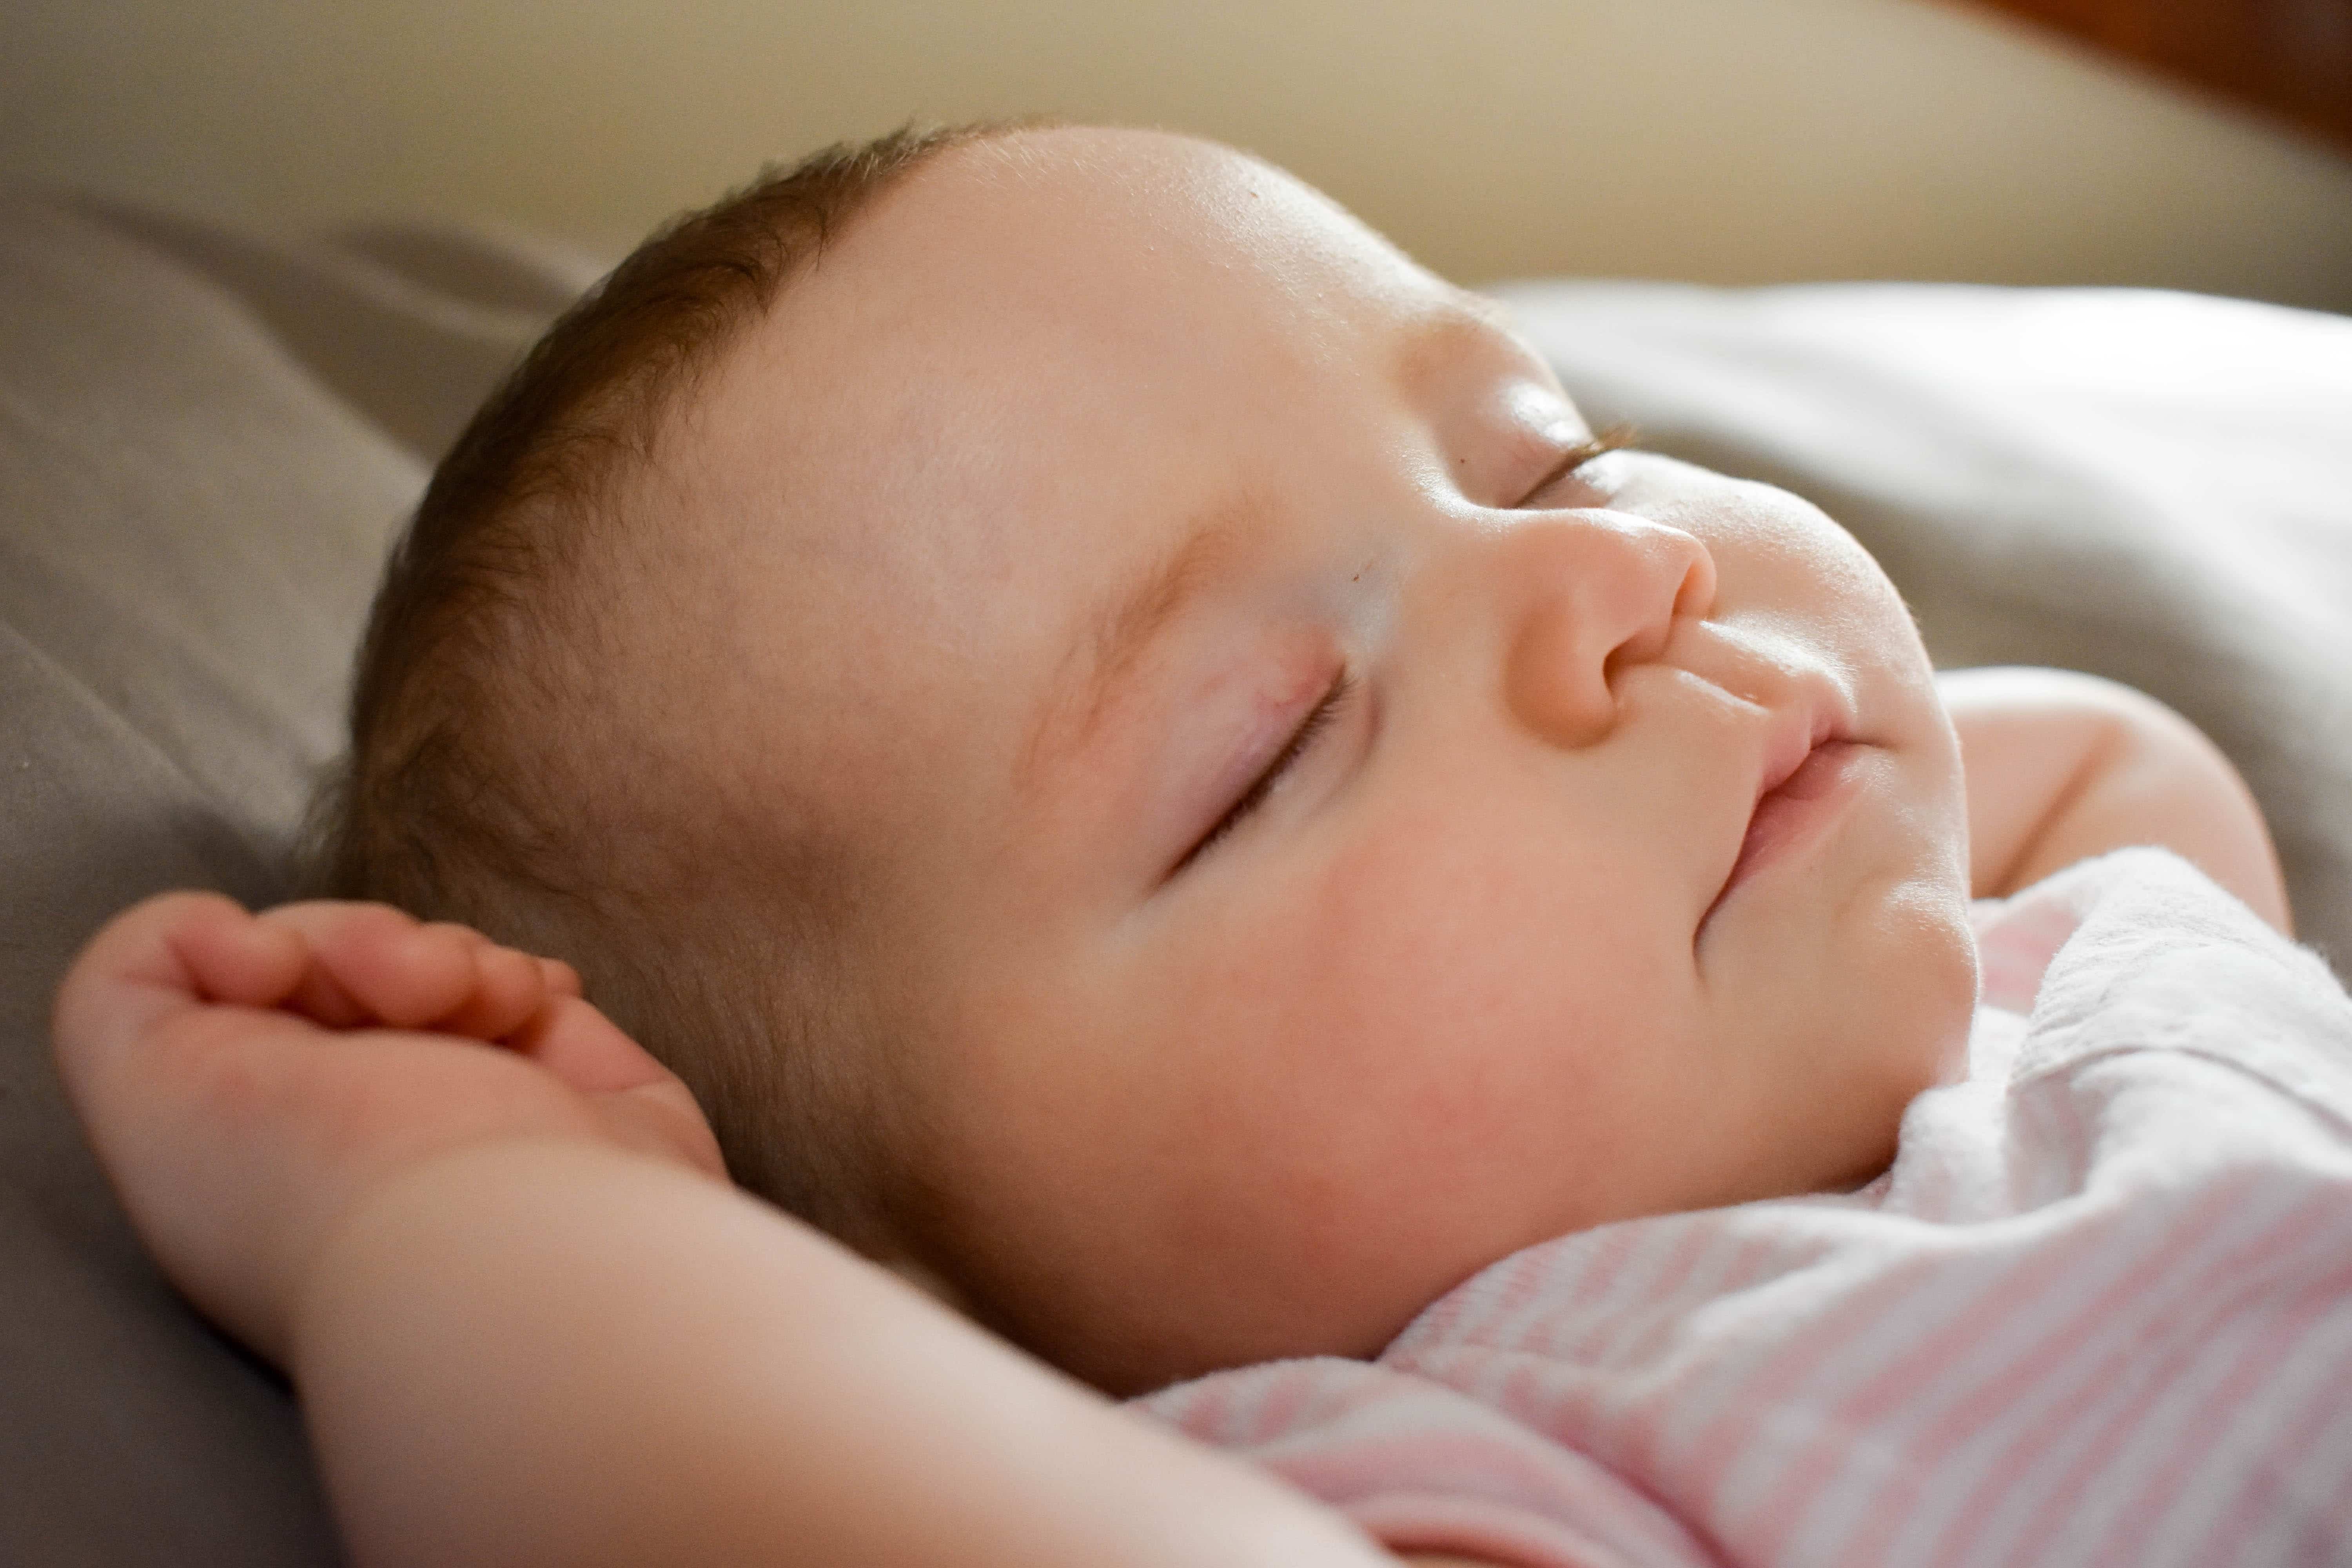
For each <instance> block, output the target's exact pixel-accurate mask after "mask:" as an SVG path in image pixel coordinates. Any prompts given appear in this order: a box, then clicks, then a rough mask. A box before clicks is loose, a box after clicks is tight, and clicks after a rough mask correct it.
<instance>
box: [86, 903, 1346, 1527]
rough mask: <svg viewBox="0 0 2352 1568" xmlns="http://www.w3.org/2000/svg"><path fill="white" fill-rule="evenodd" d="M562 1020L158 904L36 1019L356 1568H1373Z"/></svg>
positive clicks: (439, 959)
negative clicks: (759, 1186)
mask: <svg viewBox="0 0 2352 1568" xmlns="http://www.w3.org/2000/svg"><path fill="white" fill-rule="evenodd" d="M575 990H576V984H575V983H574V982H573V981H572V979H571V977H570V975H569V973H568V972H566V971H564V970H562V967H561V966H559V965H551V964H548V963H543V962H541V961H537V960H532V959H530V958H527V957H525V956H524V955H522V954H520V953H515V952H510V951H509V950H505V949H499V948H496V947H493V946H492V945H491V944H489V943H488V942H486V941H485V940H484V939H482V938H480V937H478V936H476V935H474V934H472V933H469V932H464V931H457V929H456V928H451V927H419V926H417V925H415V923H414V922H413V921H407V920H406V919H405V917H403V916H400V915H397V914H395V913H394V912H393V911H390V910H383V909H381V908H375V907H369V906H354V905H306V906H294V907H291V908H289V909H287V910H274V911H271V912H270V913H269V914H268V915H264V916H259V917H257V916H253V915H249V914H247V913H246V912H245V911H244V910H241V909H238V908H237V907H236V906H235V905H234V904H231V903H229V902H228V901H227V900H223V899H217V898H214V897H211V896H208V895H191V894H174V895H167V896H166V897H164V898H163V899H159V900H151V901H150V902H148V903H146V904H143V905H141V906H139V907H138V908H137V909H134V910H131V911H129V912H127V913H126V914H124V915H122V916H121V917H119V918H118V919H117V920H116V921H114V922H113V923H112V924H111V925H110V926H109V927H108V928H107V929H106V930H105V931H102V932H101V933H100V935H99V936H98V937H97V938H96V939H95V940H94V941H93V942H91V944H90V945H89V948H88V949H86V950H85V951H84V952H83V954H82V956H81V958H80V959H79V961H78V962H77V963H76V965H75V967H74V969H73V971H72V973H70V974H69V975H68V978H67V981H66V984H65V985H64V987H63V988H62V990H61V992H60V994H59V997H58V1016H57V1035H58V1058H59V1062H60V1065H61V1067H62V1068H63V1069H64V1072H65V1075H66V1079H67V1082H68V1089H70V1091H71V1093H72V1095H73V1098H74V1100H75V1103H76V1106H77V1107H78V1109H79V1110H80V1111H81V1113H82V1115H83V1117H84V1119H85V1121H87V1122H88V1124H89V1129H90V1132H91V1136H92V1140H93V1142H95V1144H96V1145H97V1147H98V1150H99V1152H100V1157H101V1158H102V1160H103V1161H104V1162H105V1163H106V1165H107V1168H108V1170H109V1172H110V1174H111V1176H112V1177H113V1179H114V1181H115V1184H116V1185H117V1187H118V1189H119V1190H120V1191H121V1194H122V1196H123V1199H124V1202H125V1205H126V1206H127V1207H128V1208H129V1210H130V1212H131V1215H132V1218H133V1219H134V1221H135V1222H136V1223H137V1224H138V1226H139V1227H140V1230H141V1232H142V1235H143V1236H144V1237H146V1239H147V1241H148V1243H149V1245H150V1246H151V1247H153V1249H154V1250H155V1252H156V1254H157V1256H158V1257H159V1258H161V1259H162V1261H163V1264H164V1266H165V1267H166V1268H167V1269H168V1270H169V1271H170V1272H171V1273H172V1275H173V1278H174V1279H176V1280H177V1281H178V1282H179V1283H180V1284H181V1286H182V1287H183V1288H184V1289H186V1290H187V1292H188V1293H189V1295H190V1296H191V1297H192V1298H193V1299H194V1300H195V1302H196V1303H197V1304H198V1305H199V1306H200V1307H202V1308H203V1309H204V1310H205V1311H207V1312H208V1313H210V1314H211V1315H212V1316H213V1317H215V1319H216V1320H217V1321H220V1322H222V1323H223V1324H224V1325H225V1326H226V1327H228V1328H229V1329H230V1330H232V1331H234V1332H236V1333H237V1334H238V1335H239V1336H240V1337H241V1338H244V1339H245V1340H247V1342H249V1343H251V1344H253V1345H254V1346H256V1348H257V1349H259V1350H261V1351H262V1352H265V1353H267V1354H268V1355H270V1356H271V1357H272V1358H273V1359H275V1360H277V1361H278V1362H279V1363H280V1364H282V1365H284V1366H285V1367H286V1368H287V1370H288V1371H289V1373H290V1374H291V1375H292V1377H293V1379H294V1382H295V1384H296V1386H297V1388H298V1389H299V1392H300V1394H301V1396H302V1400H303V1404H304V1410H305V1416H306V1420H307V1422H308V1424H309V1426H310V1432H311V1435H312V1438H313V1441H314V1442H315V1444H316V1446H317V1448H318V1451H319V1454H320V1464H321V1468H322V1470H323V1473H324V1475H325V1478H326V1481H327V1487H328V1491H329V1494H330V1496H331V1499H332V1501H333V1505H334V1509H335V1512H336V1515H337V1518H338V1520H339V1521H340V1522H341V1525H342V1528H343V1530H344V1531H345V1534H346V1537H347V1539H348V1541H349V1542H350V1544H351V1547H352V1554H353V1556H354V1558H355V1560H356V1561H358V1562H361V1563H418V1564H433V1565H435V1568H444V1565H449V1564H462V1563H501V1564H507V1563H549V1564H559V1563H560V1564H566V1565H570V1564H596V1563H614V1564H630V1565H644V1564H651V1563H695V1564H720V1563H737V1562H741V1563H752V1562H758V1563H777V1562H808V1563H959V1564H962V1563H978V1564H986V1563H1006V1564H1012V1563H1020V1564H1024V1565H1029V1564H1051V1563H1072V1564H1076V1563H1086V1564H1088V1565H1089V1568H1095V1565H1099V1564H1103V1563H1121V1564H1163V1563H1164V1564H1176V1563H1185V1564H1201V1565H1202V1568H1210V1565H1213V1568H1229V1565H1232V1564H1241V1563H1266V1564H1274V1563H1282V1564H1299V1565H1313V1568H1364V1565H1367V1564H1373V1563H1381V1562H1385V1561H1389V1560H1388V1559H1386V1558H1385V1557H1383V1556H1382V1554H1381V1553H1380V1552H1377V1551H1375V1550H1374V1549H1372V1548H1371V1547H1370V1546H1369V1545H1368V1544H1367V1543H1365V1542H1363V1541H1362V1540H1361V1538H1360V1537H1358V1536H1357V1535H1355V1534H1354V1533H1353V1532H1352V1531H1349V1529H1348V1528H1347V1527H1346V1526H1345V1525H1344V1524H1343V1523H1342V1522H1341V1521H1339V1518H1338V1516H1337V1515H1334V1514H1331V1513H1328V1512H1327V1511H1325V1510H1321V1509H1318V1508H1317V1507H1315V1506H1314V1505H1313V1504H1311V1503H1308V1502H1307V1501H1306V1500H1303V1499H1301V1498H1299V1497H1297V1495H1296V1494H1294V1493H1291V1492H1289V1491H1288V1490H1286V1489H1283V1488H1281V1487H1279V1486H1277V1485H1276V1484H1275V1483H1274V1482H1272V1481H1271V1480H1269V1479H1265V1477H1263V1476H1260V1475H1258V1474H1257V1473H1256V1472H1255V1471H1252V1470H1250V1469H1249V1468H1246V1467H1244V1466H1242V1465H1239V1464H1236V1463H1234V1462H1231V1461H1229V1460H1226V1459H1223V1458H1220V1457H1218V1456H1216V1455H1214V1454H1213V1453H1211V1452H1209V1451H1207V1450H1205V1449H1202V1448H1199V1447H1194V1446H1192V1445H1191V1444H1188V1443H1185V1442H1183V1441H1181V1439H1179V1438H1177V1437H1175V1436H1172V1435H1171V1434H1168V1433H1165V1432H1162V1431H1160V1430H1158V1429H1156V1428H1153V1427H1150V1426H1148V1425H1146V1424H1145V1423H1144V1422H1142V1421H1141V1420H1139V1419H1138V1418H1135V1417H1132V1416H1130V1415H1128V1414H1126V1413H1125V1412H1122V1411H1120V1410H1118V1409H1117V1408H1116V1407H1114V1406H1112V1405H1109V1404H1108V1403H1107V1402H1105V1401H1103V1400H1102V1399H1100V1398H1099V1397H1097V1396H1096V1395H1094V1394H1091V1393H1089V1392H1088V1391H1087V1390H1085V1389H1082V1388H1080V1387H1079V1386H1077V1385H1076V1384H1072V1383H1070V1382H1068V1381H1067V1380H1066V1379H1063V1378H1061V1377H1060V1376H1058V1375H1057V1374H1055V1373H1051V1372H1049V1371H1047V1370H1046V1369H1045V1368H1043V1367H1041V1366H1039V1365H1038V1364H1036V1363H1034V1362H1031V1361H1029V1360H1027V1359H1026V1358H1024V1357H1023V1356H1021V1355H1019V1354H1018V1353H1017V1352H1013V1351H1012V1350H1011V1349H1009V1348H1007V1347H1005V1346H1003V1345H1001V1344H999V1343H997V1342H994V1341H992V1340H991V1339H989V1338H988V1337H987V1336H985V1335H983V1334H982V1333H981V1332H979V1331H976V1330H974V1329H972V1328H971V1327H970V1326H968V1325H967V1324H965V1323H964V1322H963V1321H961V1320H960V1319H957V1318H955V1317H954V1316H952V1315H951V1314H950V1313H949V1312H947V1311H946V1310H944V1309H942V1308H940V1307H938V1306H937V1305H935V1304H934V1303H932V1302H931V1301H929V1300H928V1299H926V1298H924V1297H922V1296H921V1295H919V1293H918V1292H916V1291H914V1290H912V1289H909V1288H908V1287H906V1286H905V1285H903V1284H901V1283H900V1282H898V1280H896V1279H893V1278H892V1277H890V1276H889V1275H887V1274H886V1273H885V1272H884V1271H882V1270H880V1269H878V1268H874V1267H873V1266H871V1265H869V1264H867V1263H865V1262H863V1261H861V1260H859V1259H857V1258H855V1257H853V1256H852V1255H850V1254H849V1253H847V1252H846V1251H845V1250H843V1249H842V1248H840V1247H837V1246H835V1244H834V1243H832V1242H831V1241H829V1240H827V1239H826V1238H824V1237H821V1236H819V1235H818V1234H817V1233H815V1232H814V1231H812V1230H810V1229H808V1228H806V1227H805V1226H800V1225H798V1224H796V1223H795V1222H793V1221H791V1220H789V1219H787V1218H785V1217H784V1216H783V1215H781V1214H779V1213H778V1212H776V1211H775V1210H773V1209H772V1208H769V1207H767V1206H766V1205H761V1204H759V1203H757V1202H756V1201H754V1200H752V1199H751V1198H749V1197H746V1196H744V1195H742V1194H739V1193H737V1192H735V1191H734V1190H733V1189H732V1188H730V1187H729V1186H727V1185H726V1184H725V1183H724V1181H723V1180H722V1179H720V1178H721V1176H722V1172H721V1171H720V1168H719V1163H718V1160H717V1155H716V1150H715V1147H714V1146H713V1145H712V1144H711V1142H710V1141H709V1131H708V1128H707V1126H706V1124H705V1123H704V1122H703V1121H702V1120H701V1118H700V1116H699V1114H698V1112H697V1111H696V1110H695V1109H694V1106H693V1102H692V1100H691V1098H690V1097H688V1095H687V1094H686V1093H685V1090H684V1089H683V1086H681V1085H679V1084H678V1082H677V1079H675V1078H673V1077H671V1076H670V1075H669V1074H668V1073H667V1072H666V1071H664V1070H663V1069H662V1068H660V1067H659V1066H658V1065H657V1064H656V1063H654V1062H653V1060H652V1058H648V1057H646V1055H645V1053H644V1052H643V1051H641V1050H639V1049H638V1048H637V1047H635V1045H634V1044H633V1043H631V1042H630V1041H628V1040H627V1039H626V1038H625V1037H623V1036H622V1035H620V1034H619V1032H618V1031H616V1030H614V1028H613V1027H612V1026H611V1025H610V1024H608V1023H606V1022H605V1021H604V1018H603V1017H602V1016H601V1015H599V1014H597V1013H596V1012H595V1011H594V1009H593V1008H591V1007H589V1006H588V1005H586V1004H585V1003H583V1002H582V1001H580V1000H579V999H578V997H577V995H576V994H575Z"/></svg>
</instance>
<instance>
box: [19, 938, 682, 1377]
mask: <svg viewBox="0 0 2352 1568" xmlns="http://www.w3.org/2000/svg"><path fill="white" fill-rule="evenodd" d="M56 1038H57V1051H58V1066H59V1068H60V1070H61V1071H62V1073H63V1075H64V1078H65V1082H66V1089H67V1091H68V1094H69V1095H70V1097H71V1098H72V1100H73V1102H74V1106H75V1109H76V1110H79V1112H80V1114H81V1118H82V1121H84V1123H85V1124H86V1125H87V1126H88V1128H89V1134H90V1141H91V1142H92V1143H93V1144H94V1145H95V1146H96V1148H97V1150H98V1154H99V1158H100V1162H101V1163H103V1164H104V1165H105V1167H106V1169H107V1172H108V1173H109V1175H110V1176H111V1177H112V1179H113V1182H114V1184H115V1188H116V1190H117V1191H118V1192H119V1193H120V1194H121V1197H122V1201H123V1204H124V1206H125V1207H126V1208H128V1209H129V1211H130V1213H131V1220H132V1222H133V1223H134V1224H135V1225H136V1226H138V1227H139V1231H140V1234H141V1235H142V1237H145V1238H146V1241H147V1244H148V1246H149V1247H152V1249H153V1251H154V1253H155V1256H156V1257H157V1258H158V1259H160V1260H161V1261H162V1263H163V1267H164V1268H165V1270H166V1271H167V1272H169V1273H170V1274H171V1276H172V1278H173V1279H174V1280H175V1281H176V1282H177V1283H178V1284H179V1286H180V1287H181V1289H184V1290H185V1291H186V1292H187V1294H188V1296H189V1298H190V1299H191V1300H194V1302H195V1303H196V1305H197V1306H198V1307H200V1308H202V1309H203V1310H205V1312H206V1313H207V1314H209V1315H210V1316H211V1317H212V1318H213V1319H214V1320H215V1321H217V1322H219V1323H220V1324H221V1325H222V1326H223V1327H225V1328H226V1329H228V1330H229V1331H231V1332H233V1333H235V1334H236V1336H237V1337H238V1338H240V1339H242V1340H244V1341H245V1342H247V1343H248V1344H250V1345H252V1346H253V1347H254V1348H255V1349H256V1350H258V1351H260V1352H262V1353H263V1354H265V1355H268V1356H269V1357H270V1358H271V1359H273V1360H275V1361H277V1362H278V1363H279V1364H281V1365H283V1364H285V1363H286V1362H287V1356H288V1352H289V1349H290V1336H291V1334H292V1332H293V1330H294V1325H295V1323H296V1321H297V1320H298V1315H299V1310H300V1304H301V1300H302V1296H303V1292H304V1289H305V1286H306V1284H307V1282H308V1280H309V1278H310V1269H311V1267H312V1265H313V1264H314V1263H315V1262H316V1260H317V1258H318V1257H319V1255H320V1249H321V1247H323V1246H324V1244H325V1243H326V1241H327V1240H328V1238H329V1237H331V1235H332V1233H333V1231H334V1227H335V1226H336V1224H337V1222H338V1220H339V1219H340V1218H341V1217H342V1216H343V1215H346V1214H347V1213H348V1212H349V1211H350V1209H351V1207H352V1205H353V1204H355V1203H356V1202H357V1201H359V1200H360V1199H361V1198H362V1196H364V1195H365V1194H366V1193H367V1192H369V1191H370V1190H371V1189H372V1188H373V1187H374V1186H375V1185H376V1184H380V1183H383V1182H384V1181H386V1180H388V1179H390V1178H392V1177H393V1176H394V1175H396V1174H398V1173H401V1172H402V1171H404V1170H406V1169H409V1168H411V1167H413V1166H415V1165H416V1164H418V1163H422V1162H424V1161H426V1160H428V1159H431V1158H432V1157H433V1156H435V1155H436V1154H439V1153H442V1152H446V1151H448V1150H451V1149H454V1148H457V1147H458V1146H459V1145H463V1144H470V1143H475V1142H482V1141H485V1140H489V1139H496V1138H510V1137H525V1138H539V1137H550V1138H578V1139H586V1140H590V1141H593V1142H605V1143H613V1144H617V1145H620V1146H621V1147H624V1148H626V1149H630V1150H634V1151H636V1152H640V1153H645V1154H649V1155H653V1156H655V1157H657V1158H661V1159H666V1160H670V1161H675V1162H676V1163H679V1164H682V1165H685V1166H687V1167H688V1168H689V1169H691V1170H694V1171H697V1172H699V1173H703V1174H706V1175H709V1176H711V1177H713V1178H715V1179H718V1180H721V1181H723V1180H725V1177H726V1171H725V1167H724V1166H723V1164H722V1163H721V1162H720V1159H719V1148H718V1144H717V1142H716V1141H715V1140H713V1138H712V1137H711V1134H710V1129H709V1124H708V1123H707V1122H706V1121H704V1120H703V1117H702V1114H701V1112H700V1110H698V1108H697V1107H696V1105H695V1103H694V1100H693V1097H692V1096H691V1095H690V1094H689V1093H688V1091H687V1089H686V1086H685V1085H684V1084H682V1083H681V1082H679V1081H678V1079H677V1078H676V1077H675V1076H674V1075H672V1074H671V1073H670V1072H669V1071H668V1069H667V1068H664V1067H662V1066H661V1065H660V1064H659V1063H657V1062H656V1061H655V1060H654V1059H653V1058H651V1057H650V1056H648V1055H646V1052H645V1051H644V1050H643V1049H642V1048H640V1047H638V1046H637V1045H636V1044H635V1042H633V1041H631V1040H630V1039H629V1038H628V1037H626V1036H625V1035H623V1034H622V1033H621V1032H620V1031H619V1030H618V1029H616V1028H614V1026H612V1024H611V1023H610V1022H608V1021H607V1020H606V1019H605V1017H604V1015H603V1014H601V1013H599V1012H597V1011H596V1010H595V1009H594V1008H593V1007H592V1006H590V1005H588V1004H587V1003H586V1002H584V1001H583V1000H581V997H580V982H579V979H578V977H577V976H576V975H575V974H573V973H572V970H571V969H570V967H569V966H568V965H565V964H562V963H556V962H555V961H553V960H550V959H541V958H533V957H530V956H529V955H527V954H525V953H521V952H516V951H514V950H513V949H511V948H504V947H499V946H498V945H497V944H495V943H493V942H490V941H489V939H488V938H487V937H484V936H482V935H480V934H479V933H478V932H476V931H468V930H466V929H465V928H463V927H459V926H452V925H421V924H419V923H418V922H417V921H414V920H412V919H410V918H409V917H408V916H406V915H404V914H402V913H400V912H399V911H398V910H393V909H390V908H387V907H385V906H383V905H380V904H343V903H308V904H289V905H287V906H285V907H283V908H280V909H275V910H269V911H268V912H266V913H264V914H260V915H254V914H249V913H247V911H246V910H244V909H242V908H240V907H239V906H238V905H236V903H234V902H232V901H231V900H227V899H226V898H222V897H220V896H218V895H216V894H210V893H166V894H163V896H161V897H158V898H154V899H150V900H147V901H146V902H145V903H142V904H140V905H138V906H136V907H135V908H132V909H131V910H126V911H125V912H124V913H122V914H121V915H118V916H117V917H115V919H114V920H113V921H111V922H110V924H108V926H107V927H106V928H105V929H104V930H103V931H100V932H99V933H98V935H97V936H96V937H94V938H92V939H91V941H90V942H89V946H88V947H86V948H84V949H83V950H82V952H81V955H80V956H79V958H78V959H76V960H75V962H74V965H73V968H72V969H71V971H69V972H68V974H67V975H66V979H65V983H64V984H63V985H62V986H61V987H60V988H59V990H58V1004H57V1014H56Z"/></svg>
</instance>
